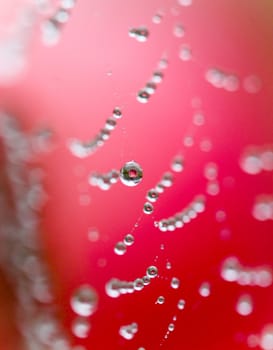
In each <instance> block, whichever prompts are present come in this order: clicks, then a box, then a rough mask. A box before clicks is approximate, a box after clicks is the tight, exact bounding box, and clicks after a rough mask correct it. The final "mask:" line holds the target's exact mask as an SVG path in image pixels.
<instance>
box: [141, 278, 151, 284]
mask: <svg viewBox="0 0 273 350" xmlns="http://www.w3.org/2000/svg"><path fill="white" fill-rule="evenodd" d="M142 281H143V284H144V286H148V284H150V283H151V279H150V277H149V276H144V277H142Z"/></svg>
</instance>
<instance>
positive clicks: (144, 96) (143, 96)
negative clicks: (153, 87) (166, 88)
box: [137, 90, 150, 103]
mask: <svg viewBox="0 0 273 350" xmlns="http://www.w3.org/2000/svg"><path fill="white" fill-rule="evenodd" d="M149 98H150V94H149V93H148V92H147V91H146V90H140V91H139V92H138V94H137V100H138V102H141V103H147V102H148V101H149Z"/></svg>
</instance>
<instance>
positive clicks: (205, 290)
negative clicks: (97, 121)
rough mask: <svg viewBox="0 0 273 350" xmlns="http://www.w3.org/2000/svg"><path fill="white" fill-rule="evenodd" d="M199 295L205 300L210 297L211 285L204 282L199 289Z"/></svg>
mask: <svg viewBox="0 0 273 350" xmlns="http://www.w3.org/2000/svg"><path fill="white" fill-rule="evenodd" d="M199 294H200V295H201V296H202V297H204V298H206V297H208V296H209V295H210V284H209V283H208V282H204V283H202V284H201V286H200V288H199Z"/></svg>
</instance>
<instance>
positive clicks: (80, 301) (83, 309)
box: [70, 285, 98, 316]
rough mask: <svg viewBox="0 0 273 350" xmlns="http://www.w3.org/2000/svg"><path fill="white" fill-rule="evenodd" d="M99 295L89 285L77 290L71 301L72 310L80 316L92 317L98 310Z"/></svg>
mask: <svg viewBox="0 0 273 350" xmlns="http://www.w3.org/2000/svg"><path fill="white" fill-rule="evenodd" d="M97 304H98V295H97V293H96V291H95V290H94V289H93V288H92V287H90V286H89V285H82V286H80V287H79V288H78V289H76V290H75V291H74V293H73V295H72V297H71V299H70V305H71V308H72V310H73V311H74V312H75V313H76V314H77V315H79V316H90V315H92V314H93V313H94V312H95V310H96V309H97Z"/></svg>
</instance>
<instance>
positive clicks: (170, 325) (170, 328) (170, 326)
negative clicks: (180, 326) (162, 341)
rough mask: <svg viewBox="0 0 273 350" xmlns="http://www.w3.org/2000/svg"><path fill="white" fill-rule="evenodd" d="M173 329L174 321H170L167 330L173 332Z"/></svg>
mask: <svg viewBox="0 0 273 350" xmlns="http://www.w3.org/2000/svg"><path fill="white" fill-rule="evenodd" d="M174 329H175V325H174V323H170V324H169V325H168V331H169V332H173V331H174Z"/></svg>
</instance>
